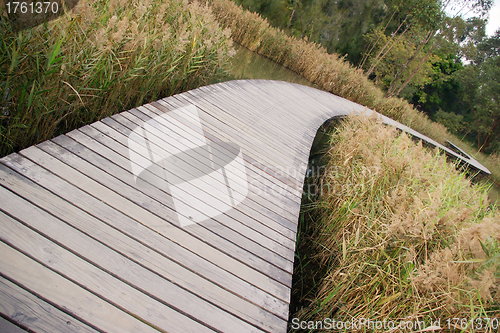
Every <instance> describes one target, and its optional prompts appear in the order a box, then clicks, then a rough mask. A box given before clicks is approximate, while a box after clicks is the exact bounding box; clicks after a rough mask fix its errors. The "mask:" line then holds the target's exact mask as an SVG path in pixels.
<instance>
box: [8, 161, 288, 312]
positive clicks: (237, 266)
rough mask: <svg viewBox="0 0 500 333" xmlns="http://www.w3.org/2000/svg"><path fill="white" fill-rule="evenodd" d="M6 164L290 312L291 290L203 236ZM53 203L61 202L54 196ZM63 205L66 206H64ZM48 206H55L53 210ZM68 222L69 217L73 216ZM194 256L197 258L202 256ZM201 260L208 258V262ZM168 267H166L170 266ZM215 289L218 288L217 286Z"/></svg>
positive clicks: (239, 290) (20, 164)
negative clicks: (117, 207)
mask: <svg viewBox="0 0 500 333" xmlns="http://www.w3.org/2000/svg"><path fill="white" fill-rule="evenodd" d="M0 161H1V162H2V163H4V164H6V165H8V166H9V167H11V168H12V169H13V170H16V171H17V172H19V173H21V174H23V175H24V176H25V177H27V178H29V179H31V180H34V181H36V182H37V183H39V184H40V185H41V186H43V187H44V188H46V189H47V190H49V191H51V192H53V193H54V194H56V195H59V196H62V197H65V198H66V200H68V201H69V202H71V203H72V204H73V205H74V206H77V207H79V208H80V209H82V210H83V211H85V212H88V213H89V214H91V215H93V216H96V217H98V218H99V219H100V220H101V221H104V222H106V223H107V224H109V225H110V226H113V227H114V228H116V229H118V230H121V231H122V232H124V233H126V234H127V235H128V236H129V237H132V238H134V237H135V236H137V237H138V241H141V242H143V243H145V244H147V245H149V246H150V248H151V249H158V251H159V252H160V253H161V254H162V255H164V256H166V257H169V256H170V258H172V257H173V258H176V259H177V260H178V261H179V262H180V263H182V265H184V266H186V267H187V268H191V269H192V270H193V271H194V272H197V273H198V274H200V275H202V276H205V277H207V279H209V280H210V281H212V282H213V283H219V285H220V286H221V287H222V288H224V289H227V290H230V291H232V292H234V293H236V294H238V295H240V296H241V297H243V298H245V299H248V300H249V301H251V302H253V303H254V304H257V305H259V306H261V307H263V308H265V309H268V310H269V311H270V312H273V313H275V312H276V313H277V314H278V315H280V314H281V315H283V313H286V312H287V305H286V303H285V302H284V301H285V300H281V299H282V298H287V297H289V294H287V290H286V289H285V288H281V287H280V286H279V285H274V283H270V282H271V281H270V280H269V279H268V278H265V277H264V276H263V275H261V274H260V273H259V274H256V273H257V272H256V271H254V270H249V269H248V268H247V266H245V265H243V264H241V263H239V262H238V261H236V260H234V259H233V258H231V257H228V256H227V255H224V254H223V253H221V252H219V251H218V250H216V249H214V248H212V247H210V246H208V245H207V244H205V243H204V242H201V241H200V240H198V239H197V238H193V237H192V236H190V235H189V234H187V233H185V232H184V231H183V230H179V229H178V228H176V227H169V226H167V225H166V224H165V223H163V222H162V221H156V220H155V218H154V217H151V216H150V217H149V218H147V219H143V220H141V221H135V220H133V219H131V218H130V217H128V216H126V215H124V214H122V213H119V212H118V211H116V210H115V209H112V208H111V207H110V206H108V205H107V204H105V203H104V202H102V201H101V200H98V199H96V198H94V197H92V196H90V195H88V194H87V193H85V192H83V191H81V190H80V189H78V188H76V187H74V186H72V185H70V184H68V183H67V182H66V181H63V180H62V179H60V178H59V177H57V176H55V175H53V174H52V173H50V172H48V171H47V170H45V169H42V168H41V167H39V166H38V165H36V164H34V163H33V162H31V161H29V160H27V159H24V158H22V157H21V156H19V155H17V154H12V155H9V156H7V157H5V158H4V159H2V160H0ZM14 176H15V174H13V175H12V174H7V175H6V176H5V177H3V179H2V180H3V181H4V183H7V182H12V181H14V180H15V179H16V177H14ZM23 184H25V182H21V181H19V182H16V183H12V184H11V185H10V186H12V188H14V189H15V190H17V191H19V190H20V188H22V186H23ZM31 192H32V191H31V188H30V187H28V188H27V189H26V193H31ZM43 198H44V197H41V198H39V199H40V200H43ZM52 200H55V199H54V198H53V199H52ZM59 202H60V200H59ZM46 205H47V202H46V201H45V206H46ZM58 205H60V204H59V203H58ZM58 205H55V204H54V206H53V208H52V209H57V210H58V214H61V211H62V212H65V210H64V209H60V208H58V207H59V206H58ZM48 207H49V208H50V206H48ZM62 207H64V206H62ZM46 209H47V208H46ZM53 213H54V212H53ZM77 216H79V215H77ZM64 218H65V219H69V217H68V216H67V215H66V216H65V217H64ZM77 221H80V219H76V221H75V222H77ZM90 226H91V224H89V223H87V224H83V225H80V226H79V227H80V228H83V227H90ZM91 230H92V229H91ZM99 236H100V237H103V236H106V234H102V235H101V234H99ZM110 241H111V240H107V242H110ZM120 244H121V243H118V245H120ZM177 244H179V245H180V246H178V245H177ZM181 246H182V247H181ZM134 250H135V249H134V248H133V247H130V248H127V247H126V248H123V247H122V248H121V251H122V252H125V253H127V251H128V252H130V253H131V254H130V257H133V258H134V257H137V255H138V253H139V252H136V251H134ZM187 250H189V251H187ZM192 253H194V254H197V256H196V255H193V254H192ZM147 258H148V257H145V258H142V257H140V260H143V261H144V262H147V261H148V260H147ZM201 258H204V259H205V260H206V261H205V260H202V259H201ZM143 261H141V262H143ZM210 263H213V264H210ZM162 265H165V263H164V264H162ZM167 267H169V266H167ZM246 279H249V280H250V282H247V281H246ZM268 284H270V286H269V287H270V288H269V289H270V290H271V291H272V292H271V293H265V292H263V291H261V290H259V289H256V288H252V285H254V286H256V287H258V286H259V285H264V286H266V285H268ZM271 287H272V288H271ZM213 289H214V290H216V288H213ZM263 289H266V288H263ZM272 294H278V295H280V297H278V298H275V296H272ZM285 316H286V315H285Z"/></svg>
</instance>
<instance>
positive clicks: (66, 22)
mask: <svg viewBox="0 0 500 333" xmlns="http://www.w3.org/2000/svg"><path fill="white" fill-rule="evenodd" d="M0 10H1V12H0V31H1V34H0V154H1V155H5V154H8V153H10V152H12V151H14V150H18V149H21V148H24V147H27V146H29V145H32V144H35V143H37V142H40V141H43V140H46V139H49V138H51V137H53V136H55V135H57V134H60V133H64V132H66V131H68V130H70V129H73V128H76V127H79V126H82V125H84V124H87V123H90V122H93V121H96V120H98V119H101V118H103V117H106V116H109V115H112V114H114V113H117V112H120V111H124V110H127V109H130V108H132V107H135V106H138V105H141V104H144V103H146V102H149V101H152V100H156V99H158V98H161V97H165V96H168V95H172V94H175V93H178V92H181V91H185V90H189V89H192V88H195V87H198V86H200V85H204V84H207V83H209V82H210V81H211V80H213V77H214V76H217V75H219V74H220V73H222V71H223V70H224V68H225V64H226V63H227V62H228V57H229V56H230V53H231V52H232V49H231V43H232V42H231V40H230V39H229V35H230V33H229V30H227V29H226V30H224V29H222V28H221V27H220V26H219V24H218V23H217V21H216V20H215V18H214V16H213V15H212V12H211V10H210V8H208V7H206V6H202V5H200V4H199V3H197V2H191V3H188V2H187V1H182V0H164V1H151V0H144V1H143V0H132V1H126V0H97V1H90V0H81V1H80V2H79V4H78V5H77V6H76V7H75V8H74V9H73V10H72V11H70V12H68V13H66V14H64V15H62V16H61V17H60V18H58V19H56V20H54V21H51V22H49V23H46V24H43V25H40V26H37V27H34V28H32V29H27V30H24V31H21V32H15V31H13V29H12V27H11V26H10V24H9V21H8V20H7V18H6V15H5V14H6V11H5V8H2V9H0ZM1 155H0V156H1Z"/></svg>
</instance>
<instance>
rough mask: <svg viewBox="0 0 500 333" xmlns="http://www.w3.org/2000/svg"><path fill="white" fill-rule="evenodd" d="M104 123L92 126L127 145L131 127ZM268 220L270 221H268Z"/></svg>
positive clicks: (289, 232) (111, 121)
mask: <svg viewBox="0 0 500 333" xmlns="http://www.w3.org/2000/svg"><path fill="white" fill-rule="evenodd" d="M122 122H126V121H125V120H122ZM103 123H104V124H105V125H107V126H104V127H103V124H102V123H96V124H92V127H94V128H95V129H98V130H99V131H101V132H102V133H103V134H106V135H108V136H111V137H112V138H113V139H114V140H117V141H120V142H121V143H122V145H124V146H126V142H127V133H129V131H130V129H129V128H127V127H125V126H124V125H123V124H122V123H119V122H117V121H116V120H115V119H113V118H107V119H105V120H103ZM108 127H109V128H108ZM141 144H143V143H141ZM127 151H128V148H127ZM143 156H144V155H143ZM144 163H146V164H147V163H149V162H148V161H146V160H145V161H144ZM153 172H154V171H153ZM282 220H284V221H286V220H285V219H284V218H277V221H276V222H278V223H280V224H284V223H286V222H282ZM266 222H269V221H266ZM269 223H270V222H269ZM288 223H290V222H288ZM273 228H274V229H275V230H276V225H273ZM277 231H279V232H280V233H281V234H283V235H285V236H287V237H288V238H289V239H293V238H294V237H295V234H294V232H293V231H292V230H290V229H288V228H287V229H283V228H282V227H281V228H279V230H277Z"/></svg>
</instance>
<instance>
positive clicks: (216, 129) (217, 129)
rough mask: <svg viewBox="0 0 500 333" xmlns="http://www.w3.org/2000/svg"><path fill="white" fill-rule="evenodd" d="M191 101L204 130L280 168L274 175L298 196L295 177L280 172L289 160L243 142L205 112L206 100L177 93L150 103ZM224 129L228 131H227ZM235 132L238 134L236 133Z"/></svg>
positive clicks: (170, 106) (175, 105)
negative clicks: (201, 118) (172, 96)
mask: <svg viewBox="0 0 500 333" xmlns="http://www.w3.org/2000/svg"><path fill="white" fill-rule="evenodd" d="M193 103H194V104H195V105H196V106H197V107H199V109H200V110H201V112H202V113H201V114H202V116H203V115H205V117H204V118H203V120H204V130H205V131H207V130H208V131H209V132H210V133H211V134H212V135H213V136H215V137H217V138H220V139H224V140H227V141H233V142H236V143H239V144H240V145H241V146H243V147H244V148H245V150H246V151H247V153H246V155H248V156H249V157H250V158H252V159H254V160H259V161H261V162H262V163H265V164H266V165H267V166H268V167H269V168H272V169H273V170H280V171H281V175H280V177H275V178H277V179H279V180H280V181H281V182H283V183H284V184H285V185H287V186H289V187H292V188H293V189H294V190H295V191H298V192H297V193H298V194H299V196H300V193H299V192H300V190H301V189H302V187H301V186H300V184H299V183H298V182H297V180H296V179H294V178H293V177H289V176H287V175H286V174H285V173H283V172H282V171H283V170H286V168H287V167H289V166H290V165H289V164H286V163H289V162H290V161H289V162H286V163H285V162H284V160H283V159H277V158H276V156H274V158H273V157H269V156H263V155H262V153H260V152H259V151H258V150H256V149H255V147H259V145H256V144H255V142H254V143H249V142H245V141H244V139H245V137H244V136H242V135H241V133H238V131H237V130H235V129H234V128H232V127H230V126H228V125H227V124H224V123H220V122H218V121H217V120H216V119H215V118H214V116H213V115H211V114H210V113H209V112H207V110H205V109H204V108H203V107H202V106H203V105H204V103H205V104H206V103H207V102H203V101H201V102H199V103H198V102H196V101H194V100H191V99H189V98H186V97H183V96H181V95H178V96H175V98H166V99H163V100H159V101H157V102H154V103H152V105H155V107H157V104H159V105H163V106H164V107H165V108H166V109H167V110H171V109H175V108H179V107H183V106H186V105H191V104H193ZM213 123H216V124H219V126H214V124H213ZM226 131H229V133H228V132H226ZM235 133H238V134H237V135H236V134H235ZM235 135H236V137H237V139H236V141H235V138H234V136H235ZM238 140H239V141H238ZM260 146H262V143H261V144H260ZM264 146H265V144H264ZM271 161H273V162H271ZM280 168H281V169H280Z"/></svg>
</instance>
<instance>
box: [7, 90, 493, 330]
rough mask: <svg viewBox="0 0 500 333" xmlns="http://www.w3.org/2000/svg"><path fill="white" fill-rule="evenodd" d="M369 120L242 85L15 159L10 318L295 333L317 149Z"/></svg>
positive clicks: (127, 115) (327, 103)
mask: <svg viewBox="0 0 500 333" xmlns="http://www.w3.org/2000/svg"><path fill="white" fill-rule="evenodd" d="M355 111H356V112H367V113H370V112H371V111H369V110H365V108H364V107H363V106H360V105H358V104H355V103H352V102H349V101H347V100H345V99H343V98H340V97H337V96H334V95H332V94H329V93H326V92H322V91H319V90H316V89H313V88H309V87H304V86H300V85H296V84H290V83H285V82H277V81H263V80H262V81H261V80H256V81H252V80H250V81H231V82H225V83H220V84H216V85H211V86H206V87H202V88H199V89H195V90H192V91H188V92H185V93H182V94H180V95H176V96H172V97H168V98H165V99H163V100H160V101H157V102H154V103H151V104H148V105H144V106H142V107H139V108H137V109H132V110H129V111H126V112H123V113H121V114H118V115H115V116H113V117H110V118H106V119H103V120H102V121H99V122H96V123H94V124H91V125H88V126H85V127H82V128H80V129H78V130H74V131H72V132H70V133H67V134H66V135H61V136H59V137H57V138H55V139H52V140H50V141H46V142H43V143H41V144H39V145H36V146H33V147H30V148H27V149H25V150H22V151H21V152H19V153H16V154H11V155H9V156H6V157H4V158H2V159H0V162H1V163H0V238H1V242H0V253H1V254H2V255H1V256H0V314H1V315H2V316H3V317H4V318H7V319H8V321H11V322H13V323H16V324H17V325H19V327H22V328H24V329H30V330H33V331H36V332H103V331H106V332H120V333H121V332H156V331H168V332H210V331H217V332H261V331H265V332H285V331H286V326H287V319H288V303H289V300H290V287H291V283H292V270H293V260H294V249H295V237H296V232H297V221H298V214H299V209H300V202H301V193H302V184H303V180H304V175H305V171H306V168H307V163H308V157H309V151H310V148H311V144H312V142H313V139H314V137H315V135H316V131H317V130H318V128H319V127H320V126H321V125H322V124H323V123H324V122H325V121H326V120H328V119H330V118H332V117H335V116H339V115H345V114H348V113H351V112H355ZM383 119H384V121H385V122H387V123H390V124H392V125H396V126H398V127H400V128H401V129H403V130H407V131H410V132H411V133H412V134H414V135H416V136H418V137H422V138H423V139H425V140H427V141H428V142H430V143H431V144H433V145H437V143H435V142H433V141H432V140H430V139H428V138H425V137H423V136H421V135H419V134H418V133H415V132H413V131H411V130H410V129H408V128H406V127H404V126H402V125H400V124H397V123H395V122H394V121H392V120H390V119H388V118H385V117H384V118H383ZM441 148H442V149H445V151H446V152H447V154H449V155H450V156H454V157H455V158H457V159H461V160H463V161H466V162H467V163H471V164H472V167H473V168H476V169H478V170H482V171H483V172H488V170H487V169H484V167H482V166H481V165H480V164H478V163H477V162H475V161H473V160H469V159H467V160H466V159H465V158H464V157H461V156H460V155H457V154H455V153H454V152H453V151H451V150H447V149H446V148H444V147H441ZM3 322H4V324H5V325H10V323H7V322H5V321H3ZM0 327H1V326H0Z"/></svg>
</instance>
